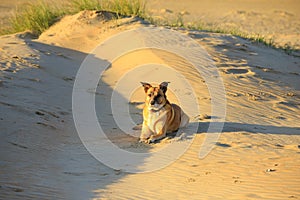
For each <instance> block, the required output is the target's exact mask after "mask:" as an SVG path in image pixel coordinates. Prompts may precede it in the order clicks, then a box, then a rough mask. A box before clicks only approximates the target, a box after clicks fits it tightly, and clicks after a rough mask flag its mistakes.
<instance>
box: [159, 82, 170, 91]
mask: <svg viewBox="0 0 300 200" xmlns="http://www.w3.org/2000/svg"><path fill="white" fill-rule="evenodd" d="M169 83H170V82H162V83H161V84H160V85H159V88H160V89H161V90H162V91H163V92H164V93H166V91H167V89H168V84H169Z"/></svg>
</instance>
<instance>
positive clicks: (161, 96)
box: [141, 82, 168, 111]
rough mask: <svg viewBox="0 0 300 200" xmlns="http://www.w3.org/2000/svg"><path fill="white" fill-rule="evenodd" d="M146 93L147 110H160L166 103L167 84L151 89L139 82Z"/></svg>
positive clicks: (149, 85) (149, 86)
mask: <svg viewBox="0 0 300 200" xmlns="http://www.w3.org/2000/svg"><path fill="white" fill-rule="evenodd" d="M141 84H142V85H143V87H144V91H145V93H146V101H145V105H146V106H147V107H148V109H149V110H153V111H157V110H160V109H161V108H162V107H163V106H164V105H166V103H167V101H168V100H167V97H166V92H167V88H168V82H162V83H161V84H160V85H159V86H158V87H153V86H152V85H151V84H149V83H145V82H141Z"/></svg>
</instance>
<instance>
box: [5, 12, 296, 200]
mask: <svg viewBox="0 0 300 200" xmlns="http://www.w3.org/2000/svg"><path fill="white" fill-rule="evenodd" d="M190 12H192V11H190ZM140 27H152V26H151V25H149V24H147V23H144V22H143V21H141V20H139V19H136V18H126V19H122V20H120V21H115V20H113V21H105V20H103V18H99V16H98V15H97V14H96V13H94V12H81V13H78V14H76V15H74V16H67V17H65V18H63V19H62V20H61V21H60V22H59V23H57V24H56V25H54V26H53V27H51V28H50V29H49V30H47V31H46V32H44V33H43V34H42V35H41V36H40V38H39V39H32V38H30V34H27V33H19V34H14V35H6V36H1V38H0V51H1V54H0V57H1V71H0V77H1V79H0V90H1V93H0V110H1V112H0V127H1V132H0V134H1V137H2V139H1V140H0V146H1V154H0V155H1V162H0V163H1V173H0V198H1V199H278V200H279V199H280V200H281V199H297V198H300V192H299V186H300V171H299V169H300V168H299V167H300V159H299V158H300V150H299V145H300V123H299V114H300V105H299V102H300V101H299V97H300V96H299V95H300V92H299V76H300V68H299V64H300V58H299V57H296V56H292V55H288V54H286V53H285V52H283V51H281V50H276V49H272V48H269V47H266V46H264V45H261V44H256V43H253V42H251V41H247V40H244V39H241V38H237V37H234V36H231V35H225V34H214V33H206V32H198V31H186V30H178V31H179V32H180V33H182V34H183V35H185V36H189V37H191V38H193V39H194V40H195V41H196V42H197V43H198V44H200V45H201V46H202V47H203V48H204V49H205V50H206V51H207V52H208V53H209V55H210V56H211V57H212V60H213V62H214V65H215V66H216V67H217V69H218V71H219V73H220V75H221V78H222V80H223V82H224V87H225V91H226V101H227V106H226V119H225V122H224V128H223V132H222V134H221V136H220V138H219V139H218V141H217V142H216V143H215V145H214V148H213V149H212V151H210V152H209V154H208V155H207V156H205V157H204V158H202V159H200V158H199V156H198V153H199V149H200V148H201V145H202V144H203V142H204V140H205V138H206V137H207V136H208V134H214V133H213V132H211V133H207V128H208V125H209V123H210V122H211V121H212V120H213V119H214V118H213V117H215V116H212V119H211V117H207V116H211V113H212V111H211V106H212V105H211V103H212V102H211V99H210V98H211V96H210V94H209V91H208V86H207V81H205V80H204V78H203V77H201V76H199V75H197V74H195V73H193V71H191V70H190V69H191V65H190V64H189V63H187V62H184V61H183V60H182V58H180V57H178V56H175V55H174V54H170V53H166V52H161V51H157V50H149V49H148V50H140V51H135V52H131V53H129V54H126V55H124V56H122V57H120V58H118V59H116V60H115V61H114V62H113V63H112V65H111V67H110V68H109V69H108V70H106V71H105V73H104V76H103V78H102V79H101V80H100V82H99V85H98V87H97V88H94V89H93V88H92V89H91V90H90V91H86V92H87V95H88V93H93V94H94V95H95V97H96V98H95V102H96V107H95V108H96V112H97V115H98V118H99V119H100V121H101V119H104V120H108V121H102V123H101V126H102V127H103V129H105V131H108V137H109V139H110V140H111V141H113V142H115V144H117V145H118V146H120V147H122V148H123V149H125V150H129V151H139V152H140V151H144V152H155V151H157V150H159V149H162V148H164V147H165V145H167V144H169V143H174V144H180V142H186V141H189V139H188V138H183V141H181V140H180V139H179V138H178V137H169V138H165V139H163V140H162V141H160V142H158V143H156V144H151V145H142V144H138V143H137V140H136V138H133V137H128V136H126V135H125V136H124V134H121V133H120V130H119V129H118V127H117V126H116V124H115V123H112V121H111V119H112V117H107V116H113V115H112V113H111V111H110V109H108V105H109V103H110V98H109V97H110V94H111V93H112V92H113V91H114V88H115V86H116V84H117V82H116V81H117V80H118V79H120V77H122V76H123V75H124V74H126V72H128V71H130V70H132V69H134V68H135V67H136V66H138V65H141V64H144V63H151V62H152V63H159V64H164V65H168V66H170V67H172V68H174V69H179V70H181V72H182V74H183V75H184V77H185V78H186V79H187V80H188V81H189V82H190V84H191V86H192V87H193V88H195V95H196V96H197V101H198V102H199V103H198V106H199V110H200V111H201V112H200V113H199V116H191V117H192V123H193V124H194V125H195V124H197V125H199V128H198V129H197V131H196V133H195V134H194V135H193V136H194V140H193V142H192V144H191V146H190V147H189V148H188V150H187V151H186V152H185V153H184V154H183V155H182V156H181V157H180V158H178V159H177V160H175V161H174V162H173V163H172V164H171V165H169V166H167V167H165V168H163V169H161V170H157V171H153V172H148V173H128V172H127V171H126V170H124V169H112V168H110V167H107V166H105V165H104V164H103V163H101V162H99V161H98V160H96V159H95V158H94V157H93V156H92V155H91V154H90V153H89V152H88V151H87V150H86V149H85V147H84V145H83V143H82V141H81V140H80V138H79V136H78V133H77V131H76V128H75V125H74V121H73V116H72V114H73V113H72V112H73V110H72V90H73V85H74V81H75V77H76V73H77V71H78V69H79V67H80V65H81V63H82V62H83V61H84V59H85V58H86V57H87V56H88V54H89V53H90V52H91V51H92V50H93V49H94V48H95V47H96V46H97V45H98V44H100V43H101V42H103V41H105V40H106V39H108V38H110V37H111V36H113V35H115V34H117V33H122V32H124V31H126V30H131V29H133V28H140ZM143 37H145V36H143V35H138V36H137V41H140V40H141V41H142V40H143V39H145V38H143ZM148 39H149V38H148ZM168 42H169V43H170V44H173V43H176V41H172V40H166V43H168ZM120 45H121V44H120ZM121 47H122V46H121ZM106 53H107V54H106V55H107V56H109V55H112V54H113V53H114V52H113V49H112V51H111V52H110V51H108V52H106ZM102 62H103V61H101V60H99V63H102ZM153 70H155V69H153ZM156 70H158V71H159V70H160V69H156ZM135 73H136V74H138V73H137V72H134V73H133V75H132V78H133V79H137V80H140V79H143V81H147V80H145V79H146V78H147V77H148V75H147V74H146V75H144V76H142V77H140V78H139V77H134V75H135ZM95 76H98V75H97V74H95ZM163 78H165V79H168V78H171V77H170V74H169V75H168V74H167V75H164V76H163ZM159 79H161V78H159ZM162 81H164V80H162ZM179 81H180V80H179V79H178V82H179ZM125 84H126V83H125ZM173 84H176V83H174V81H173ZM137 85H139V83H137ZM125 86H126V85H125ZM128 86H129V85H128ZM180 91H183V92H185V91H187V89H186V88H176V90H175V88H174V86H172V83H171V84H170V91H168V97H169V99H170V101H171V102H177V101H179V98H178V96H176V94H180ZM187 95H191V94H190V93H187ZM124 98H125V97H124ZM143 99H144V94H143V91H142V88H141V87H138V86H137V88H136V90H135V92H134V93H133V95H132V96H131V97H130V98H129V99H126V100H127V102H128V103H129V104H128V106H129V107H130V108H129V111H130V114H131V115H132V118H133V119H134V120H135V121H136V123H140V122H141V108H142V106H143V105H142V102H143ZM103 116H104V118H101V117H103ZM105 116H106V118H105ZM88 120H89V119H87V121H88ZM137 132H138V131H137ZM161 159H162V160H160V161H164V160H163V159H164V158H161ZM149 160H151V158H150V157H149V159H147V160H145V161H144V163H143V164H151V163H147V162H149ZM154 164H155V163H154Z"/></svg>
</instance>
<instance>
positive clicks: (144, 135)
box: [140, 122, 153, 142]
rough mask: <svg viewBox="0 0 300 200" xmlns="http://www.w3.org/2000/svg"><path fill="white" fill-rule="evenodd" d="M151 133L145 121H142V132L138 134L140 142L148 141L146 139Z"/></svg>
mask: <svg viewBox="0 0 300 200" xmlns="http://www.w3.org/2000/svg"><path fill="white" fill-rule="evenodd" d="M152 134H153V133H152V131H151V130H150V129H149V127H148V125H147V123H145V122H143V126H142V132H141V136H140V142H148V139H149V137H150V136H151V135H152Z"/></svg>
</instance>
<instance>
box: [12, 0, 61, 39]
mask: <svg viewBox="0 0 300 200" xmlns="http://www.w3.org/2000/svg"><path fill="white" fill-rule="evenodd" d="M63 14H64V13H63V11H59V10H58V9H55V7H52V6H50V5H49V4H46V3H45V2H42V1H40V2H38V3H36V4H28V5H26V6H25V7H23V8H18V9H17V11H16V12H15V15H14V16H13V17H12V18H11V19H10V21H11V24H12V31H13V32H21V31H26V30H29V31H31V32H32V33H33V34H34V35H40V34H41V33H42V32H43V31H45V30H46V29H48V28H49V27H50V26H51V25H52V24H54V23H55V22H56V21H57V20H58V18H59V17H60V16H62V15H63Z"/></svg>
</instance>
